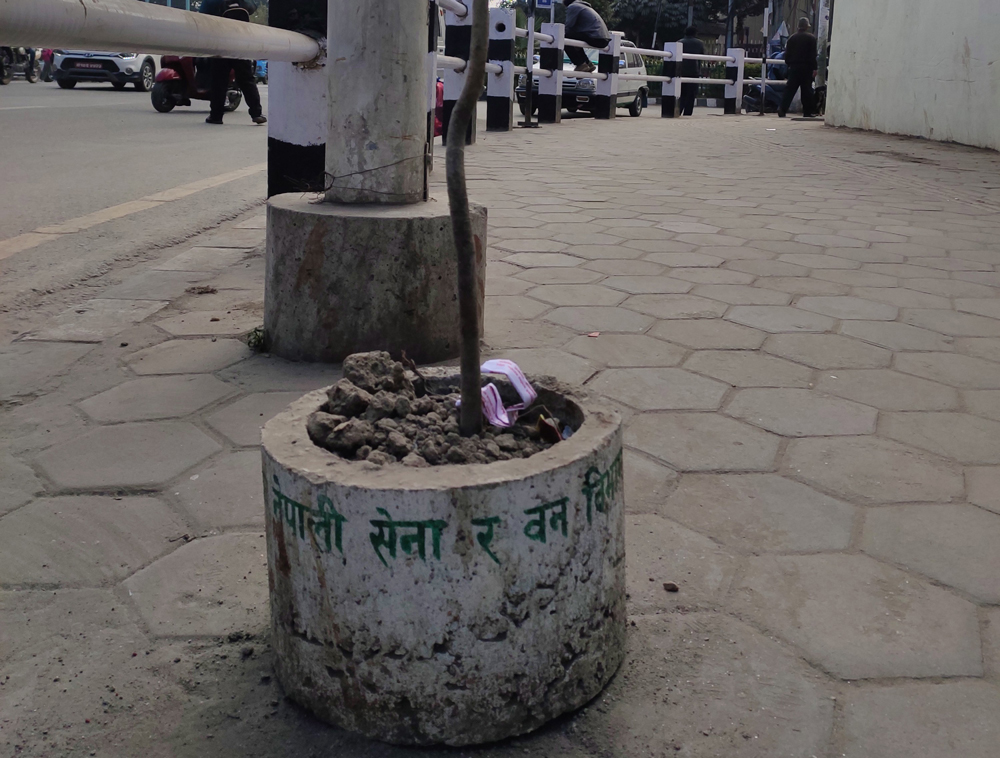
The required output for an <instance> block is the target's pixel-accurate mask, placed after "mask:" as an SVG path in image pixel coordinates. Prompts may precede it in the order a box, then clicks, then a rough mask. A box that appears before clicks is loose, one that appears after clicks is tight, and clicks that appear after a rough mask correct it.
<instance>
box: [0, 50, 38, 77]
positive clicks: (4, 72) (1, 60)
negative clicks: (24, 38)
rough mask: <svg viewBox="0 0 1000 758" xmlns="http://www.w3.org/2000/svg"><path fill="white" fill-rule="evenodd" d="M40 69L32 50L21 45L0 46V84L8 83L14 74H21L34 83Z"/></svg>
mask: <svg viewBox="0 0 1000 758" xmlns="http://www.w3.org/2000/svg"><path fill="white" fill-rule="evenodd" d="M40 69H41V66H40V64H39V61H38V59H37V58H35V55H34V51H29V50H26V49H24V48H23V47H0V84H10V83H11V82H12V81H13V80H14V77H15V76H23V77H24V79H25V81H27V82H29V83H30V84H34V83H35V82H37V81H38V74H39V71H40Z"/></svg>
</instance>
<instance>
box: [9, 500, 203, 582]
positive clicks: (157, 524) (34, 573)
mask: <svg viewBox="0 0 1000 758" xmlns="http://www.w3.org/2000/svg"><path fill="white" fill-rule="evenodd" d="M187 531H188V530H187V527H186V526H185V524H184V521H183V520H181V519H180V518H179V517H178V516H177V515H176V514H174V513H173V512H172V511H171V510H170V509H169V508H168V507H167V506H166V505H165V504H164V503H163V502H162V501H160V500H157V499H155V498H151V497H117V498H112V497H87V496H77V497H58V498H50V499H44V500H36V501H35V502H33V503H31V504H30V505H26V506H25V507H24V508H21V509H20V510H19V511H17V512H15V513H11V514H8V515H7V516H5V517H4V518H3V519H2V520H0V576H2V577H3V582H4V583H5V584H15V585H17V584H41V585H54V584H58V585H60V586H99V585H101V584H106V583H113V582H118V581H121V580H122V579H124V578H125V577H127V576H129V575H130V574H132V573H134V572H135V571H137V570H138V569H140V568H142V567H143V566H145V565H146V564H148V563H150V562H151V561H153V560H155V559H156V558H157V557H159V556H161V555H163V554H165V553H167V552H169V551H170V550H172V549H173V548H174V544H173V543H175V542H176V541H177V540H178V539H180V537H181V536H182V535H183V534H185V533H186V532H187Z"/></svg>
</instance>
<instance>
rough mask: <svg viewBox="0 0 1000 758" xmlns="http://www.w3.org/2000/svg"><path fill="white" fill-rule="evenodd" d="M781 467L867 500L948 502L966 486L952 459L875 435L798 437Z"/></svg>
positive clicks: (826, 487) (808, 480)
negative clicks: (801, 438)
mask: <svg viewBox="0 0 1000 758" xmlns="http://www.w3.org/2000/svg"><path fill="white" fill-rule="evenodd" d="M782 468H783V471H784V473H786V474H787V475H789V476H792V477H793V478H795V479H799V480H802V481H804V482H806V483H808V484H812V485H814V486H816V487H818V488H820V489H822V490H826V491H827V492H831V493H833V494H835V495H838V496H841V497H845V498H848V499H852V500H857V501H860V502H863V503H911V502H929V503H939V502H940V503H950V502H953V501H956V500H959V499H961V497H962V491H963V485H962V474H961V471H960V470H959V469H958V467H957V466H955V464H953V463H952V462H951V461H947V460H945V459H943V458H938V457H937V456H934V455H931V454H929V453H925V452H923V451H922V450H917V449H915V448H912V447H907V446H906V445H900V444H899V443H897V442H892V441H891V440H883V439H877V438H875V437H820V438H812V439H803V440H795V441H793V442H792V443H791V445H789V447H788V450H787V452H786V454H785V460H784V465H783V467H782Z"/></svg>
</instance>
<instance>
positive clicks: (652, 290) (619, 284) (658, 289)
mask: <svg viewBox="0 0 1000 758" xmlns="http://www.w3.org/2000/svg"><path fill="white" fill-rule="evenodd" d="M601 284H602V285H604V286H605V287H612V288H614V289H616V290H621V291H622V292H627V293H629V294H630V295H642V294H684V293H685V292H688V291H689V290H690V289H691V288H692V287H694V284H692V283H691V282H685V281H679V280H677V279H673V278H671V277H669V276H609V277H608V278H607V279H605V280H604V281H603V282H601Z"/></svg>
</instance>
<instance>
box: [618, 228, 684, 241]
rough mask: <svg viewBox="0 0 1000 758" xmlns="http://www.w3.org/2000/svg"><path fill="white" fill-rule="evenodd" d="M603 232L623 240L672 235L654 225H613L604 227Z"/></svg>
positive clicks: (664, 237)
mask: <svg viewBox="0 0 1000 758" xmlns="http://www.w3.org/2000/svg"><path fill="white" fill-rule="evenodd" d="M604 234H608V235H611V236H613V237H621V238H622V239H625V240H670V239H673V237H674V235H673V234H671V233H670V232H668V231H665V230H663V229H657V228H656V227H655V226H615V227H611V228H610V229H605V230H604Z"/></svg>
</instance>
